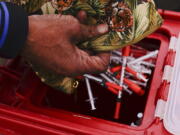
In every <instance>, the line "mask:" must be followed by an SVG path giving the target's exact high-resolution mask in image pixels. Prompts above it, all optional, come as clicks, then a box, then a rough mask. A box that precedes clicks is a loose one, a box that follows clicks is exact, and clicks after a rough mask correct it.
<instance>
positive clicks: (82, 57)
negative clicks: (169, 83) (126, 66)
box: [72, 49, 110, 75]
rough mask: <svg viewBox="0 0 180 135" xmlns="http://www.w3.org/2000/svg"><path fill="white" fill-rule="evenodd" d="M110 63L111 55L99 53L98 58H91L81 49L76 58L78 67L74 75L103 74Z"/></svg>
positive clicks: (75, 68)
mask: <svg viewBox="0 0 180 135" xmlns="http://www.w3.org/2000/svg"><path fill="white" fill-rule="evenodd" d="M109 61H110V53H99V54H98V55H96V56H90V55H89V54H88V53H87V52H85V51H83V50H80V49H79V50H78V55H77V57H76V66H75V67H74V70H75V71H74V73H75V74H74V75H82V74H85V73H100V72H103V71H105V70H106V69H107V67H108V65H109ZM72 75H73V74H72Z"/></svg>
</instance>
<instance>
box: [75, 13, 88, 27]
mask: <svg viewBox="0 0 180 135" xmlns="http://www.w3.org/2000/svg"><path fill="white" fill-rule="evenodd" d="M77 19H78V20H79V21H80V23H83V24H84V23H85V22H86V19H87V14H86V12H85V11H79V12H78V14H77Z"/></svg>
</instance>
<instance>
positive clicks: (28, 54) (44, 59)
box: [22, 12, 110, 76]
mask: <svg viewBox="0 0 180 135" xmlns="http://www.w3.org/2000/svg"><path fill="white" fill-rule="evenodd" d="M77 18H78V19H76V18H75V17H73V16H70V15H33V16H30V17H29V35H28V39H27V43H26V46H25V48H24V49H23V53H22V55H23V56H24V57H25V58H26V59H27V60H28V61H30V62H31V63H33V64H39V65H40V66H42V67H43V68H45V69H47V70H50V71H53V72H55V73H57V74H59V75H65V76H76V75H82V74H84V73H97V72H102V71H104V70H106V68H107V66H108V64H109V56H110V54H109V53H108V52H107V53H105V52H104V53H99V54H97V55H94V56H91V55H89V53H87V52H85V51H83V50H81V49H79V48H78V47H76V45H75V44H77V43H79V42H82V41H85V40H88V39H90V38H92V37H95V36H99V35H102V34H104V33H106V32H108V26H107V25H106V24H100V25H98V26H87V25H84V24H82V23H83V22H84V21H85V18H86V15H85V13H83V12H80V13H79V14H78V16H77Z"/></svg>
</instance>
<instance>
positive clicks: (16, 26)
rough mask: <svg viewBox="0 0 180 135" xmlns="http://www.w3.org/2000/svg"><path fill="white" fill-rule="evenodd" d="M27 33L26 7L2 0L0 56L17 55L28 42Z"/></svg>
mask: <svg viewBox="0 0 180 135" xmlns="http://www.w3.org/2000/svg"><path fill="white" fill-rule="evenodd" d="M27 34H28V15H27V14H26V12H25V11H24V9H23V8H22V7H20V6H17V5H15V4H12V3H7V2H0V57H3V58H14V57H16V56H17V55H18V54H19V53H20V52H21V50H22V48H23V46H24V44H25V42H26V38H27Z"/></svg>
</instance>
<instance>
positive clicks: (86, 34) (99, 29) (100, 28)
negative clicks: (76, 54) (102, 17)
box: [76, 24, 109, 41]
mask: <svg viewBox="0 0 180 135" xmlns="http://www.w3.org/2000/svg"><path fill="white" fill-rule="evenodd" d="M108 31H109V28H108V25H107V24H99V25H96V26H94V25H93V26H92V25H91V26H88V25H84V24H81V28H80V31H79V33H78V34H77V35H76V37H77V40H78V41H86V40H88V39H91V38H93V37H97V36H100V35H103V34H105V33H107V32H108Z"/></svg>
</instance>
